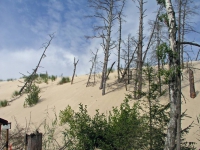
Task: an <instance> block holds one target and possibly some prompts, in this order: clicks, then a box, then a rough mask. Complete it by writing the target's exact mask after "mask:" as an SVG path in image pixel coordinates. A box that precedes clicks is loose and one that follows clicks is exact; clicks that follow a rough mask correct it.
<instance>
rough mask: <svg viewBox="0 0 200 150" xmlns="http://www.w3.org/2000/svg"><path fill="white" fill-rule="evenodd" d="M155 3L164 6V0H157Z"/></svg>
mask: <svg viewBox="0 0 200 150" xmlns="http://www.w3.org/2000/svg"><path fill="white" fill-rule="evenodd" d="M157 3H158V4H159V5H163V6H166V4H165V0H157Z"/></svg>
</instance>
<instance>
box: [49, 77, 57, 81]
mask: <svg viewBox="0 0 200 150" xmlns="http://www.w3.org/2000/svg"><path fill="white" fill-rule="evenodd" d="M49 79H51V81H52V82H53V81H55V80H56V79H57V76H54V75H52V76H49Z"/></svg>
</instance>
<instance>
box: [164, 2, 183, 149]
mask: <svg viewBox="0 0 200 150" xmlns="http://www.w3.org/2000/svg"><path fill="white" fill-rule="evenodd" d="M165 5H166V11H167V16H168V19H169V22H168V23H169V29H168V31H169V41H170V48H171V50H172V54H169V67H170V69H171V71H172V73H171V74H170V78H169V96H170V121H169V123H168V129H167V137H166V140H165V148H164V150H174V149H175V147H176V143H175V141H176V131H177V102H178V99H179V92H180V91H179V90H177V86H178V83H177V82H178V78H177V74H178V71H180V70H179V69H178V68H179V66H178V64H177V62H178V61H177V57H176V55H175V53H177V45H176V32H177V28H176V19H175V13H174V9H173V6H172V3H171V0H165Z"/></svg>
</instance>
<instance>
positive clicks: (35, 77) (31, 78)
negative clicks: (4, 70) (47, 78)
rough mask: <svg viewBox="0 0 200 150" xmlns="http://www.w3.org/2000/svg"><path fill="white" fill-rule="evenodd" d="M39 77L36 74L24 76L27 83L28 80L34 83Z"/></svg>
mask: <svg viewBox="0 0 200 150" xmlns="http://www.w3.org/2000/svg"><path fill="white" fill-rule="evenodd" d="M38 77H39V75H38V74H34V75H29V76H24V77H23V78H24V82H27V81H28V80H29V81H33V80H36V79H38Z"/></svg>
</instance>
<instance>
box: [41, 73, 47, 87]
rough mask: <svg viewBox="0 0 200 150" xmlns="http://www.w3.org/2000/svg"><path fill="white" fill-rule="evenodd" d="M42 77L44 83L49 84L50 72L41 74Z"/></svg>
mask: <svg viewBox="0 0 200 150" xmlns="http://www.w3.org/2000/svg"><path fill="white" fill-rule="evenodd" d="M40 79H41V80H42V81H43V82H44V83H46V84H48V79H49V76H48V74H47V73H45V74H42V73H41V74H40Z"/></svg>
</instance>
